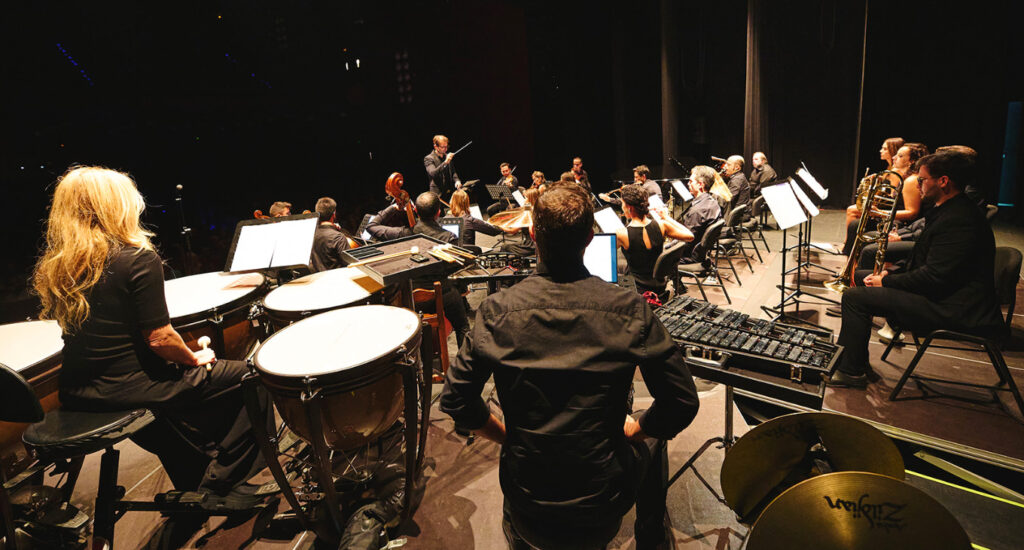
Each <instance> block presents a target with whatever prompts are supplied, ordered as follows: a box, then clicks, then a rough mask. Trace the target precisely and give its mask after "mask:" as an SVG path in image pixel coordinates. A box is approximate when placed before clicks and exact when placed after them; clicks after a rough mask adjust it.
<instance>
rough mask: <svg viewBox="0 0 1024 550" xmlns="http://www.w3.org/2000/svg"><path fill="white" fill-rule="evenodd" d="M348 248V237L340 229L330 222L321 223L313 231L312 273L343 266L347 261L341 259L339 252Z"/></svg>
mask: <svg viewBox="0 0 1024 550" xmlns="http://www.w3.org/2000/svg"><path fill="white" fill-rule="evenodd" d="M343 250H348V239H346V238H345V234H344V233H342V231H341V230H340V229H338V228H337V227H335V226H334V224H330V223H321V224H320V225H318V226H317V228H316V232H315V233H313V255H312V257H311V262H312V268H313V273H316V272H318V271H327V270H328V269H335V268H338V267H345V266H346V265H348V264H347V262H345V260H343V259H341V252H342V251H343Z"/></svg>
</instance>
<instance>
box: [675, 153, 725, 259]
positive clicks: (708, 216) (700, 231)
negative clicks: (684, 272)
mask: <svg viewBox="0 0 1024 550" xmlns="http://www.w3.org/2000/svg"><path fill="white" fill-rule="evenodd" d="M715 174H716V172H715V169H714V168H711V167H710V166H694V167H693V169H692V170H690V179H689V181H687V183H686V186H687V188H689V190H690V194H692V195H693V200H692V201H691V202H690V208H688V209H687V210H686V212H685V213H684V214H683V219H682V222H683V225H684V226H686V228H687V229H689V230H690V233H693V240H692V241H690V244H688V245H686V250H685V251H684V252H683V260H682V261H683V262H684V263H694V262H698V261H702V260H703V259H704V257H705V253H706V252H707V251H705V250H701V249H698V248H697V247H699V246H701V244H700V240H701V239H702V238H704V233H705V232H706V231H707V229H708V227H710V226H711V224H713V223H715V222H716V221H718V220H720V219H722V208H721V206H719V204H718V201H717V200H715V198H714V197H713V196H712V195H711V193H708V189H709V188H710V187H711V185H712V184H714V182H715Z"/></svg>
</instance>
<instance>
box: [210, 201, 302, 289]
mask: <svg viewBox="0 0 1024 550" xmlns="http://www.w3.org/2000/svg"><path fill="white" fill-rule="evenodd" d="M318 223H319V216H318V215H317V214H316V213H310V214H297V215H295V216H282V217H280V218H260V219H254V220H242V221H240V222H238V225H237V226H235V235H234V238H233V239H232V240H231V246H230V247H229V248H228V254H227V260H226V262H225V265H224V271H226V272H228V273H249V272H254V271H258V272H262V273H266V274H271V273H273V274H275V275H276V274H277V273H279V272H281V271H283V270H287V269H299V268H303V267H305V268H308V267H309V265H310V262H311V257H312V253H313V234H314V233H315V232H316V227H317V224H318Z"/></svg>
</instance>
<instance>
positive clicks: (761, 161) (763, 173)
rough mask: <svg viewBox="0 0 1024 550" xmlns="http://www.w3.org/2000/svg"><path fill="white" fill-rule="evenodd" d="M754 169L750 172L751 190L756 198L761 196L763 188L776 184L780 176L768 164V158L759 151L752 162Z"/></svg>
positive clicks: (752, 158)
mask: <svg viewBox="0 0 1024 550" xmlns="http://www.w3.org/2000/svg"><path fill="white" fill-rule="evenodd" d="M750 162H751V164H752V165H753V168H752V169H751V170H750V180H749V181H750V190H751V192H752V193H753V194H754V196H757V195H760V194H761V187H762V186H764V185H771V184H773V183H775V180H776V178H778V177H779V176H778V175H777V174H776V173H775V169H774V168H772V165H770V164H768V157H766V156H765V155H764V153H762V152H760V151H758V152H756V153H754V156H753V157H751V160H750Z"/></svg>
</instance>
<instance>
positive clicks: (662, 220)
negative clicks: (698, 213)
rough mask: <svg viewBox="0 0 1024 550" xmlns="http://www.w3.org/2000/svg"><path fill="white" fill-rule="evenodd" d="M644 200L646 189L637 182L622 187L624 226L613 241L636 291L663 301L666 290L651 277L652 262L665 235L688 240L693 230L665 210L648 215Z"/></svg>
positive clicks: (661, 246) (659, 252)
mask: <svg viewBox="0 0 1024 550" xmlns="http://www.w3.org/2000/svg"><path fill="white" fill-rule="evenodd" d="M648 200H649V199H648V196H647V191H644V189H643V188H642V187H640V186H639V185H627V186H626V187H624V188H623V189H622V211H623V213H625V215H626V226H625V227H623V228H621V229H618V230H616V232H615V240H616V242H617V243H618V245H619V246H620V247H622V255H623V256H625V257H626V265H628V266H629V272H630V273H631V274H632V275H633V281H634V284H635V285H636V290H637V292H639V293H641V294H643V293H645V292H653V293H655V294H657V295H658V299H659V300H661V301H663V302H664V301H665V300H666V299H667V298H668V290H667V289H666V288H665V285H658V284H657V282H656V281H655V280H654V264H655V263H656V262H657V260H658V256H660V255H661V253H662V252H664V250H665V238H666V237H671V238H673V239H676V240H680V241H692V240H693V233H691V232H690V230H689V229H687V228H686V227H684V226H683V225H682V224H680V223H679V222H677V221H675V220H673V219H672V218H671V217H669V216H668V215H667V212H665V213H662V214H659V215H657V217H654V216H651V215H650V214H651V212H649V204H648ZM679 290H680V289H676V292H679Z"/></svg>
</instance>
